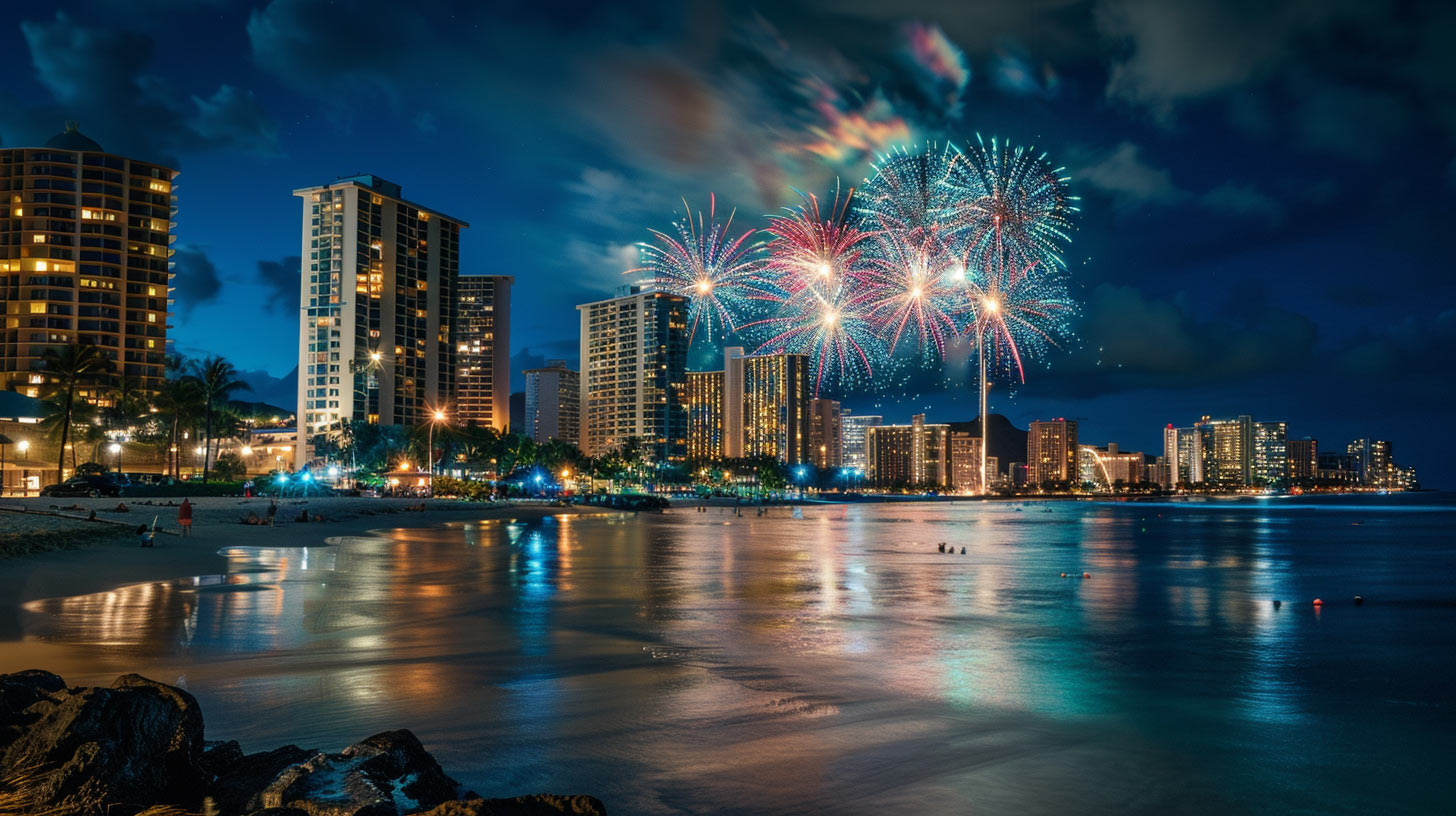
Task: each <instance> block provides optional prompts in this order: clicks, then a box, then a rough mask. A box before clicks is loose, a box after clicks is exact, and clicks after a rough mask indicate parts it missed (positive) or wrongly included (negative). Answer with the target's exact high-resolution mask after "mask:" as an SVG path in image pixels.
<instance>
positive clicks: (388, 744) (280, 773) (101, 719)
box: [0, 670, 606, 816]
mask: <svg viewBox="0 0 1456 816" xmlns="http://www.w3.org/2000/svg"><path fill="white" fill-rule="evenodd" d="M458 787H459V786H458V783H456V782H455V780H453V779H451V778H450V777H449V776H447V775H446V774H445V772H444V770H442V769H441V768H440V765H439V763H437V762H436V761H435V759H434V757H432V756H430V754H429V752H428V751H426V750H425V748H424V746H423V745H421V744H420V741H419V739H417V738H416V737H415V735H414V734H412V733H410V732H409V731H405V730H400V731H386V732H384V733H382V734H375V735H374V736H372V737H370V738H368V739H366V740H364V741H362V742H358V743H355V744H353V745H350V746H349V747H348V748H345V749H344V750H343V751H340V752H338V753H324V752H320V751H317V750H311V749H304V748H299V747H298V746H296V745H287V746H284V747H282V748H277V749H274V750H272V751H263V752H260V753H255V754H244V753H243V751H242V749H241V747H240V746H239V745H238V743H236V742H232V741H229V742H206V741H204V739H203V726H202V710H201V709H200V708H199V707H198V705H197V700H196V699H194V698H193V697H192V695H190V694H188V693H187V692H185V691H183V690H182V689H179V688H174V687H172V686H168V685H164V684H162V683H157V682H155V681H152V680H148V679H146V678H145V677H141V676H138V675H135V674H128V675H124V676H122V677H119V678H117V679H116V682H114V683H112V684H111V686H110V687H109V688H67V687H66V684H65V681H63V680H62V679H61V678H60V677H57V676H56V675H54V674H50V673H49V672H43V671H34V670H32V671H25V672H19V673H16V674H3V675H0V813H16V814H21V813H45V814H48V816H100V815H101V814H105V816H132V814H139V813H143V812H146V811H149V810H150V811H152V812H153V813H157V814H162V813H167V814H184V813H206V814H216V816H249V815H250V814H251V815H252V816H403V814H416V813H418V814H425V816H558V815H559V814H573V815H574V816H604V814H605V813H606V809H605V808H604V807H603V806H602V803H601V802H600V801H598V800H596V799H594V798H592V797H590V796H553V795H537V796H521V797H517V798H514V799H482V798H480V797H478V796H474V795H473V794H468V795H466V797H465V798H460V797H459V794H458Z"/></svg>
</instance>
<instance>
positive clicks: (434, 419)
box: [426, 408, 445, 496]
mask: <svg viewBox="0 0 1456 816" xmlns="http://www.w3.org/2000/svg"><path fill="white" fill-rule="evenodd" d="M444 421H445V412H444V411H442V410H440V409H438V408H437V409H435V413H434V414H433V415H431V417H430V436H429V442H428V445H429V450H428V451H426V454H427V455H428V457H429V463H430V495H431V496H433V495H435V426H436V425H438V424H439V423H441V422H444Z"/></svg>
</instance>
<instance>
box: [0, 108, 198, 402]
mask: <svg viewBox="0 0 1456 816" xmlns="http://www.w3.org/2000/svg"><path fill="white" fill-rule="evenodd" d="M176 176H177V171H175V170H172V169H171V168H168V167H164V166H162V165H160V164H153V163H150V162H143V161H139V160H136V159H130V158H127V157H125V156H118V155H115V154H113V153H107V152H106V151H105V150H103V149H102V147H101V146H100V145H98V144H97V143H96V142H93V141H92V140H90V139H88V138H86V137H85V136H83V135H81V133H80V132H79V131H77V130H76V127H75V123H74V122H70V123H67V125H66V130H65V132H64V133H61V134H59V135H57V136H55V137H53V138H52V139H50V140H49V141H47V142H46V144H45V146H44V147H39V148H6V149H0V191H3V198H0V225H4V226H5V230H6V232H7V233H8V236H9V237H8V240H5V241H3V242H0V306H3V308H4V312H5V328H4V334H3V335H0V387H3V388H5V389H7V390H13V391H19V392H20V393H22V394H24V395H26V396H29V397H39V396H42V390H43V389H42V387H41V386H42V385H43V383H44V379H43V377H41V375H40V374H38V373H36V369H39V368H40V367H41V365H42V359H43V355H44V354H45V351H46V349H49V348H59V347H61V346H65V345H68V344H71V343H79V344H82V345H91V346H96V347H97V348H98V349H100V351H101V353H102V354H103V355H105V356H106V357H107V358H108V359H109V360H111V362H112V363H113V365H114V366H115V370H116V374H118V375H124V376H126V377H130V378H132V379H133V380H134V381H135V383H136V385H137V387H138V388H139V389H140V390H141V391H143V392H146V393H153V392H155V391H156V390H157V389H158V388H160V387H161V385H162V380H163V379H164V377H165V374H166V371H165V367H166V364H165V355H166V350H167V328H168V325H167V320H168V316H169V314H170V306H169V304H170V303H171V301H170V300H169V299H168V298H169V295H168V293H169V291H170V285H171V278H172V273H171V268H172V263H171V257H172V246H171V245H172V241H173V239H174V236H173V234H172V229H173V226H174V224H173V221H172V218H173V216H174V215H175V214H176V203H177V198H176V195H175V194H174V190H173V180H174V179H175V178H176ZM81 396H82V397H83V398H84V399H87V400H88V401H91V402H100V401H101V400H102V391H101V390H100V389H95V388H88V389H86V390H85V391H84V392H83V393H82V394H81Z"/></svg>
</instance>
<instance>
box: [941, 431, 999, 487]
mask: <svg viewBox="0 0 1456 816" xmlns="http://www.w3.org/2000/svg"><path fill="white" fill-rule="evenodd" d="M999 470H1000V462H998V461H997V459H996V457H994V456H988V457H986V475H987V476H988V477H990V478H991V481H992V482H995V474H996V473H997V472H999ZM950 486H951V487H952V488H954V489H955V490H956V492H958V493H980V492H981V436H980V434H972V433H969V432H966V431H951V433H950Z"/></svg>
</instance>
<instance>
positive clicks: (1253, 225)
mask: <svg viewBox="0 0 1456 816" xmlns="http://www.w3.org/2000/svg"><path fill="white" fill-rule="evenodd" d="M9 19H11V20H12V21H18V22H13V23H10V24H8V27H6V28H0V61H3V62H0V65H3V68H4V76H5V78H6V82H5V84H4V86H3V89H0V143H3V144H4V145H22V144H35V143H38V142H39V141H43V140H44V139H45V138H46V137H48V136H50V135H52V134H53V133H55V132H57V131H59V130H60V129H61V126H62V123H63V122H64V121H65V120H67V119H77V120H79V121H80V123H81V130H82V131H83V132H85V133H86V134H87V135H89V136H91V137H92V138H94V139H96V140H97V141H99V142H100V143H101V144H102V145H103V146H104V147H106V148H107V149H108V150H111V151H114V152H119V153H128V154H133V155H136V156H138V157H142V158H151V159H159V160H165V161H170V162H173V163H174V166H176V167H179V168H180V169H181V170H182V175H181V177H180V179H179V182H180V186H179V189H178V193H179V196H180V213H179V215H178V219H177V220H178V227H177V236H178V243H177V247H178V253H177V258H176V260H177V269H176V271H177V279H176V286H177V301H178V314H177V315H176V316H175V318H174V321H173V322H174V323H175V325H176V329H175V332H174V336H175V340H176V344H177V347H178V348H179V349H180V350H182V351H184V352H186V353H190V354H201V353H204V352H214V353H223V354H226V355H227V356H228V357H230V358H231V359H233V360H234V361H236V363H237V364H238V365H239V367H241V368H243V369H246V370H250V371H252V372H255V373H253V374H252V375H250V376H251V377H252V379H253V381H254V382H255V383H256V385H257V387H258V391H259V393H260V394H261V395H263V396H266V397H268V398H270V399H274V400H278V401H285V400H288V404H291V400H289V399H288V398H289V396H290V395H291V393H292V391H291V384H287V383H280V382H278V381H277V380H275V379H273V378H283V379H285V380H286V379H287V378H289V377H290V376H291V373H292V371H293V369H294V367H295V362H296V361H295V356H296V337H297V317H296V315H297V311H296V309H297V297H298V287H297V277H296V276H297V263H298V252H299V234H298V229H299V205H298V203H297V201H296V199H294V198H292V196H291V190H292V189H294V188H295V187H302V186H307V185H314V184H319V183H323V182H326V181H329V180H331V179H333V178H335V177H336V176H339V175H345V174H352V173H356V172H369V173H375V174H377V175H380V176H383V177H385V178H388V179H390V180H393V181H396V182H398V183H400V184H402V185H403V187H404V190H405V195H406V196H407V197H409V198H412V199H414V200H416V201H419V202H421V203H423V204H426V205H428V206H431V207H434V208H437V209H440V210H443V211H445V212H448V213H451V214H453V215H456V216H458V217H460V218H463V219H465V220H467V221H469V222H470V223H471V225H472V226H471V228H470V229H469V230H467V231H466V233H465V235H464V238H463V246H462V267H463V269H464V271H466V272H471V273H506V274H512V275H515V276H516V279H517V284H516V290H515V310H514V316H513V326H512V328H513V336H512V343H513V347H514V351H515V355H514V356H515V358H516V359H515V361H514V362H515V363H516V364H515V365H514V368H515V370H516V371H517V372H519V370H520V369H521V368H522V367H525V366H527V365H528V364H534V363H538V362H540V361H542V360H544V359H545V358H549V357H565V358H567V359H569V360H574V359H575V356H576V342H577V338H576V325H577V324H576V313H575V308H574V307H575V304H577V303H578V302H582V301H585V300H587V299H594V298H598V297H601V296H604V295H606V294H609V293H610V290H611V288H612V287H613V286H615V285H617V284H619V283H621V282H622V277H621V273H622V271H623V270H624V269H627V268H629V267H630V266H632V265H634V257H633V255H634V253H633V250H632V244H633V242H635V241H639V240H643V239H645V238H646V237H647V232H646V230H647V228H649V227H657V228H663V227H666V226H667V225H668V224H669V223H670V222H671V220H672V219H673V218H674V217H675V213H676V212H677V211H679V210H681V208H682V204H681V203H680V201H679V199H681V198H686V199H687V201H688V202H689V203H690V204H692V205H693V206H695V207H703V206H705V205H706V200H707V196H708V193H709V192H713V193H715V194H716V195H717V196H718V199H719V201H720V206H722V205H724V204H726V205H731V206H734V207H737V208H738V219H739V222H738V223H742V224H744V225H745V226H755V225H761V224H762V214H763V213H768V212H773V211H775V210H776V209H777V208H779V207H781V206H783V205H784V204H786V203H789V202H790V200H791V199H792V197H793V192H792V188H796V187H797V188H799V189H804V190H808V191H821V192H822V191H824V190H827V189H829V188H830V187H831V185H832V183H833V180H834V179H835V178H840V179H843V180H844V182H845V183H846V184H857V183H859V182H860V181H861V180H862V179H863V178H864V176H865V175H866V170H867V167H868V163H869V161H870V160H872V158H873V154H874V152H875V151H880V150H885V149H888V148H890V147H893V146H895V145H897V144H905V143H913V142H919V141H924V140H928V139H943V138H952V139H958V140H960V139H965V138H968V137H973V135H974V134H976V133H982V134H986V135H991V134H997V135H1001V136H1003V137H1008V138H1011V139H1013V140H1015V141H1018V142H1023V143H1027V142H1034V143H1036V144H1037V145H1038V146H1039V147H1041V148H1044V149H1045V150H1047V151H1048V152H1049V153H1050V154H1051V156H1052V157H1053V158H1054V159H1056V160H1057V161H1058V162H1059V163H1062V164H1065V165H1066V166H1067V167H1068V169H1069V171H1070V173H1071V176H1072V179H1073V181H1072V184H1073V187H1074V191H1075V192H1076V193H1077V194H1078V195H1080V196H1081V197H1082V207H1083V214H1082V216H1081V218H1080V220H1079V222H1078V231H1077V234H1076V237H1075V243H1074V246H1073V250H1072V253H1071V256H1070V260H1071V269H1072V272H1073V273H1074V276H1075V290H1076V292H1077V294H1078V296H1079V297H1080V298H1081V300H1082V302H1083V304H1084V316H1083V318H1082V319H1081V320H1080V323H1079V326H1078V333H1079V336H1080V338H1081V339H1080V342H1079V343H1078V344H1077V346H1076V347H1075V348H1072V349H1070V350H1069V351H1067V352H1065V353H1059V354H1054V355H1053V356H1052V358H1051V359H1050V360H1049V361H1048V365H1047V366H1044V367H1042V368H1040V369H1038V370H1035V371H1033V372H1032V373H1031V374H1030V376H1029V378H1028V382H1027V384H1026V385H1025V386H1022V387H1020V388H1019V389H1017V391H1016V392H1015V393H1013V394H1008V393H1007V392H1006V391H1005V390H1004V389H999V390H997V391H996V392H995V393H994V394H993V399H992V403H993V410H996V411H999V412H1002V413H1005V414H1007V415H1008V416H1010V417H1011V418H1012V419H1013V420H1014V421H1016V422H1017V424H1019V425H1022V426H1024V425H1025V423H1026V422H1027V421H1028V420H1030V419H1034V418H1036V417H1039V416H1055V415H1064V416H1074V417H1079V418H1082V420H1083V425H1082V436H1083V438H1084V440H1086V441H1092V442H1098V443H1102V442H1106V441H1116V442H1119V443H1120V444H1122V445H1123V446H1124V447H1125V448H1141V449H1145V450H1150V451H1152V450H1156V446H1157V445H1158V444H1159V429H1160V428H1161V427H1162V425H1164V424H1165V423H1168V422H1174V423H1178V424H1186V423H1188V422H1190V421H1192V420H1193V419H1195V418H1196V417H1197V416H1198V415H1200V414H1205V413H1206V414H1213V415H1231V414H1234V413H1251V414H1253V415H1254V416H1255V417H1256V418H1261V419H1285V420H1288V421H1289V423H1290V432H1291V435H1292V436H1295V437H1302V436H1306V435H1314V436H1317V437H1318V438H1320V440H1321V441H1322V443H1324V446H1326V447H1329V446H1331V443H1336V444H1338V445H1339V446H1340V447H1343V444H1344V442H1345V441H1347V440H1348V439H1350V438H1352V437H1355V436H1363V435H1372V436H1382V437H1388V438H1390V439H1392V440H1393V441H1394V443H1395V453H1396V458H1397V460H1398V461H1400V462H1401V463H1405V464H1413V465H1415V466H1417V467H1418V468H1419V469H1420V473H1421V476H1422V477H1423V478H1424V479H1425V481H1426V482H1427V483H1428V484H1437V485H1442V484H1450V477H1451V476H1452V475H1453V465H1452V461H1453V457H1456V441H1453V439H1452V438H1451V436H1450V435H1449V434H1445V435H1441V436H1434V437H1433V436H1432V435H1431V434H1432V432H1433V429H1442V432H1443V431H1444V427H1445V425H1447V424H1449V421H1450V419H1451V418H1452V410H1451V407H1450V406H1451V404H1452V398H1453V397H1456V388H1453V386H1452V382H1453V380H1452V377H1451V374H1450V369H1451V365H1450V364H1449V363H1448V362H1447V361H1448V360H1450V359H1452V357H1453V353H1456V298H1453V294H1456V283H1453V276H1452V274H1451V273H1452V270H1453V264H1452V262H1451V259H1450V249H1449V246H1448V244H1449V234H1448V233H1449V230H1450V227H1451V225H1452V223H1453V220H1452V215H1453V207H1452V205H1451V198H1452V195H1453V194H1456V161H1453V145H1456V49H1453V48H1451V47H1450V42H1451V41H1452V37H1453V35H1456V6H1453V5H1452V4H1450V3H1442V2H1392V3H1381V2H1375V1H1374V0H1358V1H1356V2H1341V0H1308V1H1307V2H1286V3H1269V2H1207V1H1204V0H1189V2H1180V3H1166V2H1161V0H1092V1H1091V2H1083V1H1082V0H995V1H994V2H976V3H964V2H952V1H951V0H904V2H898V3H883V2H868V1H867V0H841V1H840V2H830V1H829V0H779V2H774V3H769V4H762V5H756V6H755V5H747V4H743V5H740V4H733V3H723V4H713V3H665V2H664V3H656V4H597V3H589V4H581V5H579V6H578V5H572V4H561V3H551V2H546V3H542V2H532V3H496V4H487V3H446V2H435V1H434V0H418V1H417V2H411V3H399V2H395V1H394V0H389V1H388V2H383V1H379V0H362V1H361V2H349V3H330V2H323V0H273V1H272V2H252V3H228V2H207V1H206V0H194V1H192V2H185V1H184V0H170V1H169V0H131V2H126V3H121V2H103V1H102V0H97V1H96V2H61V3H56V4H53V5H46V6H43V5H41V4H35V5H32V6H29V7H25V8H23V9H21V10H19V11H17V12H15V13H13V14H12V15H10V18H9ZM696 353H697V356H698V358H699V359H706V358H708V357H710V356H711V353H712V352H711V350H710V349H707V348H705V347H702V346H701V345H700V347H699V348H697V349H696ZM957 378H958V375H957V372H956V371H954V370H948V371H941V370H933V371H922V372H920V373H918V374H916V375H914V376H912V377H910V378H909V381H908V382H906V381H905V380H904V379H897V380H895V382H893V383H891V384H889V385H888V386H887V385H885V384H884V383H882V384H881V386H880V387H879V388H878V391H875V390H870V391H860V392H850V393H845V394H843V395H842V396H843V398H844V399H845V401H846V403H847V404H848V405H849V406H850V407H851V408H852V409H855V410H857V411H860V412H866V411H871V410H873V411H876V412H883V413H885V414H887V415H888V416H889V417H890V418H891V419H904V418H906V417H907V416H908V414H909V413H910V412H911V411H912V409H920V408H925V409H927V410H928V411H929V412H930V414H931V415H932V417H933V418H937V419H946V420H948V419H961V418H969V417H971V416H973V415H974V413H975V409H974V407H973V406H971V405H969V401H968V400H967V399H966V398H964V397H963V396H961V395H959V394H958V393H957V392H956V391H954V390H948V389H947V387H946V382H948V381H955V380H956V379H957ZM290 382H291V381H290ZM1432 420H1437V421H1438V422H1437V424H1435V425H1432V424H1431V421H1432Z"/></svg>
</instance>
